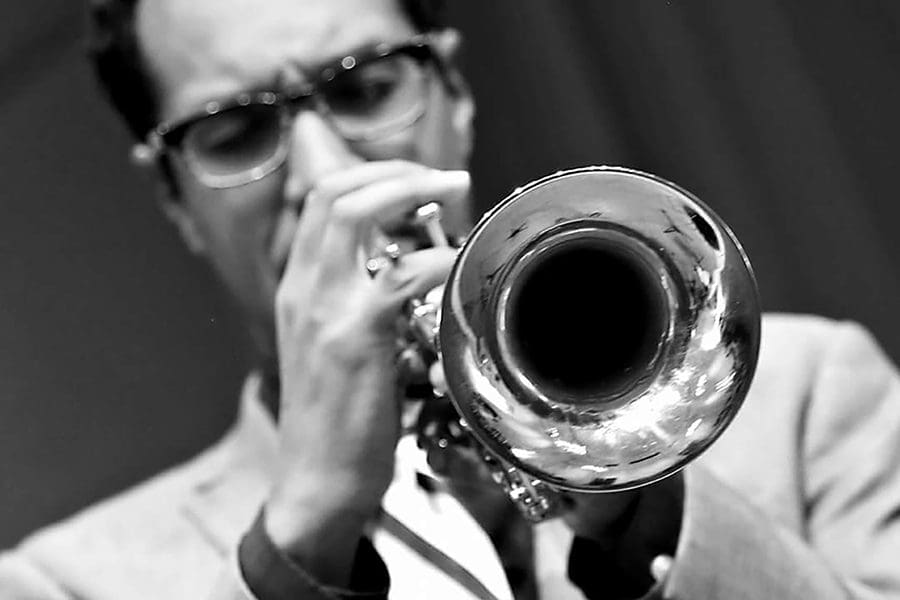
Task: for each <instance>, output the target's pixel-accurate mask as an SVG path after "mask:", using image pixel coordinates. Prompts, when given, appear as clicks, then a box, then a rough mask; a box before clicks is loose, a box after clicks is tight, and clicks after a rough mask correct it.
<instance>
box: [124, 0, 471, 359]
mask: <svg viewBox="0 0 900 600" xmlns="http://www.w3.org/2000/svg"><path fill="white" fill-rule="evenodd" d="M137 29H138V36H139V39H140V43H141V46H142V50H143V52H144V55H145V57H146V60H147V63H148V66H149V68H150V71H151V73H152V76H153V78H154V80H155V82H156V84H157V86H158V89H159V93H160V104H161V106H160V115H159V116H160V120H161V121H172V120H177V119H180V118H183V117H187V116H189V115H192V114H195V113H196V112H197V111H198V110H199V109H202V108H203V107H204V106H205V105H206V104H207V103H208V102H210V101H222V100H227V99H231V98H233V97H235V96H236V95H237V94H239V93H241V92H246V91H254V90H260V89H274V88H275V87H276V82H280V83H281V84H284V83H290V84H302V83H304V82H305V79H306V76H307V74H314V73H318V72H319V70H320V69H321V68H322V67H323V66H325V65H328V64H331V63H333V62H334V61H335V60H336V59H340V58H342V57H344V56H346V55H349V54H355V53H356V52H358V51H359V50H360V49H361V48H365V47H368V46H373V45H375V44H379V43H388V44H391V43H402V42H404V41H406V40H408V39H410V38H411V37H413V36H414V35H415V34H416V33H418V32H416V31H415V30H414V28H413V27H412V25H411V24H410V23H409V21H408V19H407V17H406V15H405V14H404V13H403V12H402V10H401V9H400V8H399V6H398V5H397V1H396V0H267V1H266V2H264V3H260V2H258V0H191V1H190V2H184V1H182V0H152V1H144V2H142V3H141V4H140V5H139V11H138V16H137ZM451 37H452V36H450V35H445V36H444V37H439V40H438V42H439V43H438V46H439V51H443V52H446V53H447V54H452V50H453V49H452V47H451V46H453V44H454V40H453V39H451ZM453 75H454V74H453V73H451V76H453ZM428 81H429V83H428V87H427V90H426V92H427V94H426V101H427V104H426V107H427V108H426V110H425V113H424V115H423V117H422V118H421V119H419V120H418V121H416V122H415V123H413V124H412V125H411V126H409V127H407V128H405V129H403V130H401V131H399V132H396V133H392V134H391V135H389V136H388V137H383V138H379V139H378V140H376V141H365V142H348V141H347V140H345V139H344V138H343V137H342V136H341V135H339V134H338V133H337V132H336V131H335V130H334V128H333V126H332V124H331V123H330V122H329V121H328V120H326V119H324V118H323V117H322V116H321V115H319V114H318V113H316V112H314V111H312V110H302V111H301V112H299V113H298V115H297V116H296V118H295V119H294V120H293V122H292V125H291V127H290V133H289V135H290V144H289V150H288V154H287V158H286V160H285V161H284V163H283V165H282V166H281V167H280V168H278V169H277V170H275V171H274V172H272V173H271V174H269V175H267V176H265V177H263V178H262V179H259V180H258V181H253V182H251V183H247V184H244V185H241V186H238V187H231V188H227V189H213V188H210V187H208V186H206V185H204V184H203V183H201V182H200V181H199V180H198V179H197V177H195V175H194V174H193V173H192V172H191V171H190V170H189V169H188V168H187V165H186V164H185V162H184V160H183V157H182V156H181V155H180V154H179V153H178V152H175V153H173V155H172V163H173V171H174V176H175V178H176V183H177V190H178V196H179V197H178V198H177V199H175V201H174V202H168V203H167V204H166V209H167V213H168V214H169V216H170V217H171V218H172V219H173V221H174V222H175V223H176V224H177V225H178V227H179V229H180V231H181V233H182V236H183V237H184V239H185V241H186V242H187V243H188V246H189V247H190V248H191V249H192V250H194V251H195V252H197V253H199V254H201V255H203V256H204V257H205V258H206V259H207V260H209V262H210V264H211V265H212V266H213V268H214V270H215V271H216V272H217V274H218V276H219V277H220V279H221V280H222V281H223V282H224V283H225V285H226V287H227V288H228V289H229V291H230V292H231V293H232V294H233V295H234V297H235V298H236V300H237V302H238V304H239V306H240V307H241V309H242V310H243V311H244V313H245V315H246V316H247V317H248V319H249V325H250V328H251V332H252V333H253V334H254V337H255V338H256V341H257V342H258V344H259V345H260V346H261V349H262V350H264V351H266V352H271V350H272V348H273V347H274V345H273V342H272V340H273V323H274V318H273V300H274V296H275V292H276V289H277V286H278V283H279V279H280V275H281V271H282V269H283V268H284V263H285V260H286V258H287V255H288V252H289V249H290V244H291V240H292V238H293V232H294V230H295V228H296V225H297V220H298V216H297V215H298V213H299V214H300V217H299V218H301V219H302V207H303V202H304V199H305V197H306V195H307V194H308V193H309V192H310V191H311V190H314V189H315V186H316V185H317V182H319V181H320V180H321V179H322V177H324V176H326V175H330V174H333V173H335V172H338V171H341V170H342V169H347V168H350V167H352V166H354V165H357V164H359V163H361V162H363V161H371V160H385V159H405V160H410V161H414V162H419V163H422V164H425V165H427V166H430V167H434V168H442V169H444V168H447V169H449V168H453V169H459V168H464V167H465V164H466V161H467V159H468V152H469V134H470V131H469V129H470V117H471V100H470V98H469V97H468V96H467V95H466V93H465V92H464V91H460V90H457V91H450V90H448V89H447V86H445V85H444V82H443V81H442V80H441V78H440V77H438V76H434V77H431V78H430V79H429V80H428ZM465 219H466V215H464V214H461V213H453V212H451V214H449V215H446V216H445V226H446V227H447V228H448V229H450V230H451V231H453V230H459V228H460V227H462V226H464V221H465Z"/></svg>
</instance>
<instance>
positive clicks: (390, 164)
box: [292, 160, 426, 254]
mask: <svg viewBox="0 0 900 600" xmlns="http://www.w3.org/2000/svg"><path fill="white" fill-rule="evenodd" d="M425 169H426V167H424V166H422V165H419V164H416V163H411V162H407V161H400V160H392V161H374V162H367V163H362V164H360V165H356V166H354V167H352V168H349V169H346V170H343V171H338V172H335V173H332V174H330V175H326V176H324V177H323V178H322V179H321V180H320V181H319V182H318V183H317V184H316V185H315V186H314V187H313V188H312V190H310V192H309V194H307V198H306V200H305V202H304V203H303V208H302V212H301V215H300V220H299V223H298V224H297V232H296V237H297V238H298V240H297V244H296V245H295V249H294V250H295V251H296V253H298V254H315V250H316V248H317V247H318V246H319V244H320V243H321V239H322V236H323V235H324V232H325V225H326V223H327V221H328V218H329V215H330V213H331V209H332V206H333V204H334V202H335V201H336V200H337V199H338V198H341V197H343V196H345V195H347V194H350V193H352V192H355V191H357V190H359V189H361V188H364V187H366V186H369V185H372V184H373V183H375V182H377V181H380V180H383V179H388V178H393V177H399V176H401V175H404V174H409V173H413V172H417V171H424V170H425ZM293 253H294V251H292V254H293Z"/></svg>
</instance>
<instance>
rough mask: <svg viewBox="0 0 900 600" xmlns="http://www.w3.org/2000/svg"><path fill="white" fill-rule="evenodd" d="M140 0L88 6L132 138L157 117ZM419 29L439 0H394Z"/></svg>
mask: <svg viewBox="0 0 900 600" xmlns="http://www.w3.org/2000/svg"><path fill="white" fill-rule="evenodd" d="M138 1H139V0H91V1H90V3H89V10H88V17H89V18H88V35H87V42H88V55H89V57H90V59H91V61H92V63H93V67H94V73H95V75H96V76H97V80H98V81H99V83H100V86H101V87H102V88H103V90H104V92H105V93H106V95H107V97H108V98H109V100H110V102H111V103H112V105H113V106H114V107H115V108H116V110H117V111H118V112H119V114H121V115H122V118H123V119H124V120H125V123H126V124H127V125H128V128H129V130H130V131H131V133H132V134H133V135H134V136H135V138H137V139H139V140H140V139H143V138H144V137H145V136H146V135H147V132H148V131H150V130H151V129H152V128H153V127H154V126H155V125H156V123H157V120H158V108H159V107H158V98H157V96H156V87H155V85H154V82H153V80H152V78H151V75H150V73H149V70H148V69H147V67H146V64H145V63H144V59H143V57H142V56H141V50H140V44H139V42H138V39H137V34H136V33H135V22H134V18H135V11H136V9H137V4H138ZM398 1H399V2H400V5H401V7H402V8H403V10H404V11H405V12H406V14H407V15H408V16H409V18H410V21H411V22H412V24H413V26H415V27H416V28H417V29H418V30H420V31H430V30H433V29H439V28H441V27H443V26H444V25H445V22H444V8H445V2H444V0H398Z"/></svg>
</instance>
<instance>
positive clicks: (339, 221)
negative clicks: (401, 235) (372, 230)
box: [330, 170, 470, 234]
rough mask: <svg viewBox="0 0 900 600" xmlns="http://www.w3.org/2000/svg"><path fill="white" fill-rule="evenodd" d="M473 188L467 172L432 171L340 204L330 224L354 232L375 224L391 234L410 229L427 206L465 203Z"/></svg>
mask: <svg viewBox="0 0 900 600" xmlns="http://www.w3.org/2000/svg"><path fill="white" fill-rule="evenodd" d="M469 186H470V179H469V174H468V172H466V171H436V170H428V171H421V172H417V173H412V174H408V175H403V176H400V177H393V178H389V179H384V180H381V181H378V182H376V183H373V184H371V185H369V186H366V187H364V188H360V189H358V190H356V191H354V192H351V193H349V194H346V195H344V196H342V197H341V198H339V199H338V200H336V201H335V203H334V205H333V207H332V215H331V219H330V222H332V223H334V224H335V225H337V226H344V227H347V228H351V229H358V228H359V227H360V225H361V224H366V225H372V224H374V225H378V226H379V227H381V228H382V229H383V230H385V231H386V232H388V234H390V232H391V230H392V229H394V228H397V227H399V226H408V225H409V224H410V222H411V219H412V217H413V214H414V213H415V210H416V209H417V208H419V207H420V206H422V205H423V204H426V203H428V202H438V203H440V204H445V203H446V204H451V205H452V204H457V203H459V202H461V201H462V200H463V199H464V198H465V197H466V196H467V195H468V191H469Z"/></svg>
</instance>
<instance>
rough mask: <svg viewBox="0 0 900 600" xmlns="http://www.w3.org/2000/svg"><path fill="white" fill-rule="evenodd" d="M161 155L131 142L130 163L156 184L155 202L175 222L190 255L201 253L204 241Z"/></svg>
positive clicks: (143, 145)
mask: <svg viewBox="0 0 900 600" xmlns="http://www.w3.org/2000/svg"><path fill="white" fill-rule="evenodd" d="M164 160H165V158H164V157H162V156H161V155H160V154H159V152H158V151H156V150H154V149H153V148H150V147H149V146H147V144H135V145H134V147H133V148H132V150H131V162H132V163H133V164H134V165H135V166H136V167H137V168H138V169H139V170H140V171H142V172H143V173H144V174H146V176H147V179H152V180H153V181H154V183H155V184H156V196H157V204H158V205H159V207H160V210H162V212H163V214H164V215H165V216H166V218H167V219H168V220H169V222H171V223H172V224H173V225H175V228H176V229H177V230H178V233H179V235H180V236H181V239H182V241H183V242H184V245H185V246H187V248H188V250H189V251H190V252H191V253H193V254H198V255H200V254H203V253H204V251H205V249H206V244H205V243H204V241H203V236H202V235H201V234H200V229H199V228H198V227H197V221H196V219H194V216H193V215H192V214H191V211H190V209H189V208H188V207H187V206H186V205H185V203H184V202H183V201H182V200H181V198H180V197H179V195H178V191H177V189H176V185H175V182H174V179H173V177H174V173H172V169H171V166H167V165H165V164H163V162H162V161H164Z"/></svg>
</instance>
